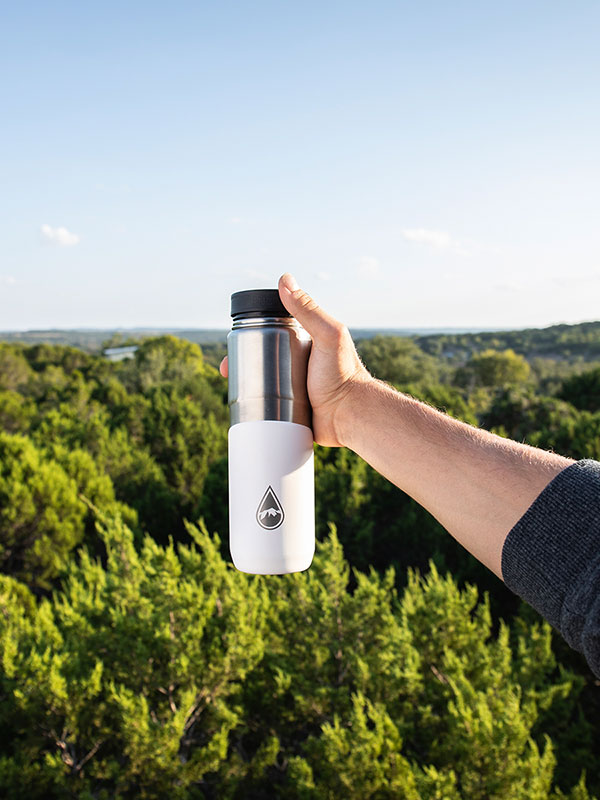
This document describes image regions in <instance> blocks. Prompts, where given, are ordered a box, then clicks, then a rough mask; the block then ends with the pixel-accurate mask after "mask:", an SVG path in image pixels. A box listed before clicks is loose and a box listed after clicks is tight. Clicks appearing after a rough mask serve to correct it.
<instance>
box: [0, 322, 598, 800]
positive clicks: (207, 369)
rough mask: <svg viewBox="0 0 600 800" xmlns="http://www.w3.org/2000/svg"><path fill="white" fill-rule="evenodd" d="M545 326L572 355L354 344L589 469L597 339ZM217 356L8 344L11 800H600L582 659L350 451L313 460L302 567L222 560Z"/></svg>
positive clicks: (382, 365) (451, 404) (4, 655)
mask: <svg viewBox="0 0 600 800" xmlns="http://www.w3.org/2000/svg"><path fill="white" fill-rule="evenodd" d="M559 333H560V337H561V338H560V339H557V341H556V342H555V347H556V348H559V349H560V348H562V350H561V351H560V354H561V360H560V362H553V361H552V359H551V354H552V353H553V352H554V351H552V347H551V342H549V341H548V340H547V335H546V334H545V333H544V335H543V337H542V338H541V339H540V340H539V341H537V340H536V338H535V336H534V335H533V334H531V335H528V338H526V339H525V340H524V342H521V343H520V342H519V339H518V338H515V336H512V338H511V336H510V335H509V334H506V335H504V338H501V339H498V340H497V341H490V340H489V339H488V338H485V336H486V335H481V336H483V337H484V338H483V339H481V340H478V341H474V340H473V341H471V342H469V340H468V338H464V337H462V338H461V339H460V341H457V342H454V341H451V340H450V339H449V340H448V341H445V340H444V341H443V342H442V346H441V347H438V345H436V343H435V342H436V341H437V342H438V344H439V341H440V338H441V337H432V338H431V340H423V341H421V340H410V339H398V338H393V337H378V338H374V339H371V340H368V341H364V342H361V343H360V351H361V354H362V356H363V358H364V359H365V362H366V363H367V365H368V366H369V367H370V368H371V369H372V370H373V371H374V372H375V374H376V375H377V376H378V377H381V378H383V379H385V380H388V381H390V382H392V383H394V384H395V385H397V386H398V387H399V388H401V389H402V390H404V391H407V392H409V393H411V394H413V395H414V396H417V397H420V398H422V399H424V400H426V401H427V402H429V403H431V404H433V405H435V406H436V407H439V408H443V409H444V410H446V411H447V412H448V413H450V414H452V415H454V416H456V417H458V418H461V419H463V420H465V421H468V422H470V423H472V424H482V425H484V426H486V427H489V428H490V429H493V430H495V431H496V432H498V433H500V434H501V435H508V436H511V437H515V438H517V439H519V440H525V441H529V442H531V443H532V444H536V445H539V446H542V447H545V448H555V449H556V450H558V451H560V452H563V453H565V454H567V455H572V456H574V457H577V458H583V457H591V458H600V400H599V392H598V369H597V368H596V365H595V363H594V362H595V360H596V358H597V356H596V354H595V352H594V347H595V346H596V345H595V341H594V340H593V339H590V348H591V350H588V351H583V350H582V349H581V348H580V347H579V344H578V342H579V340H577V339H576V337H575V338H574V336H573V335H571V336H570V335H569V331H568V330H565V331H563V330H562V329H561V330H560V331H559ZM588 333H589V332H588ZM590 335H591V334H590ZM536 342H537V343H536ZM574 342H575V344H577V347H576V346H575V344H574ZM458 344H460V346H461V347H462V348H463V351H462V356H461V357H458V356H457V350H456V348H457V347H458ZM567 345H568V346H569V347H571V348H572V349H573V353H572V355H571V356H566V355H565V352H566V349H565V348H567ZM450 346H452V347H454V348H455V350H453V351H452V352H451V353H450V352H445V351H446V350H449V348H450ZM219 347H220V346H219V345H218V344H216V345H214V346H213V347H212V349H210V348H207V354H203V352H202V350H201V349H200V347H199V346H198V345H197V344H194V343H191V342H189V341H184V340H182V339H176V338H174V337H172V336H161V337H157V338H153V339H148V340H145V341H144V342H142V343H140V346H139V348H138V350H137V352H136V353H135V357H134V358H133V359H131V360H128V361H123V362H118V363H110V362H108V361H107V360H105V359H104V358H102V357H101V356H97V355H92V354H89V353H85V352H83V351H81V350H77V349H75V348H72V347H68V346H56V345H47V344H38V345H33V346H28V345H16V344H0V572H1V573H2V574H0V612H1V613H0V692H1V694H2V702H1V703H0V718H1V721H2V726H1V733H0V740H1V747H0V796H5V797H7V798H32V799H33V800H35V799H36V798H49V800H52V798H63V797H80V798H129V797H131V798H133V797H145V798H172V797H186V798H187V797H189V798H207V799H208V798H227V797H229V798H263V797H270V798H271V797H281V798H284V797H285V798H288V797H289V798H304V799H305V800H320V798H336V800H337V798H342V797H343V798H404V797H406V798H415V799H416V798H423V800H428V798H440V800H441V798H448V800H454V799H455V798H456V800H458V798H469V800H471V799H472V798H475V800H477V798H481V800H484V798H485V799H486V800H487V798H511V799H512V798H515V799H516V798H523V800H525V799H526V798H527V800H529V798H533V799H534V800H535V798H540V800H542V799H543V800H546V798H549V799H550V798H551V799H552V800H558V798H564V797H570V798H572V800H586V798H589V797H592V795H593V794H595V795H599V794H600V767H599V765H598V764H597V762H596V759H595V753H597V752H598V750H599V748H600V723H599V722H598V719H599V712H600V702H599V698H598V686H597V682H596V681H595V679H594V677H593V676H592V675H591V674H590V672H589V670H588V669H587V667H586V665H585V663H584V662H583V660H582V659H581V658H580V657H579V656H577V655H576V654H574V653H572V652H571V651H569V650H568V648H567V647H566V645H565V644H564V643H563V642H562V641H561V640H560V639H559V638H558V637H557V636H556V635H555V634H553V633H552V632H551V630H550V629H549V627H548V626H547V624H545V623H543V622H541V620H540V619H539V618H538V617H537V615H536V614H535V613H534V612H533V611H532V610H531V609H528V608H526V607H525V606H523V605H522V604H520V602H519V601H518V599H516V598H514V597H513V596H512V595H510V594H509V593H508V592H507V591H506V590H505V588H504V587H503V586H502V585H501V583H500V582H499V581H498V580H497V579H496V578H495V577H494V576H492V575H491V574H489V573H488V572H486V571H485V570H484V568H483V567H481V566H480V565H478V564H477V563H476V562H475V561H474V560H473V559H472V558H471V557H470V556H468V554H466V553H465V552H464V551H463V550H462V549H461V548H460V547H459V546H458V545H457V544H456V543H455V542H454V540H452V539H451V537H449V536H448V535H447V534H445V533H444V532H443V531H442V529H441V528H440V526H439V525H438V524H437V522H436V521H435V520H433V519H432V518H431V517H430V516H429V515H428V514H427V513H426V512H425V511H423V509H421V508H420V507H418V506H417V505H416V504H415V503H414V502H413V501H412V500H410V498H408V497H407V496H406V495H404V494H403V493H402V492H400V491H398V490H397V489H396V488H394V487H393V486H392V485H391V484H389V483H388V482H386V481H385V480H384V479H383V478H382V477H381V476H379V475H378V474H377V473H375V472H374V471H373V470H371V469H370V468H369V467H368V466H367V465H366V464H365V463H364V462H362V461H361V460H360V459H359V458H358V457H356V456H355V455H354V454H353V453H351V452H349V451H347V450H343V449H340V450H337V449H328V448H317V450H316V465H317V494H316V499H317V522H318V537H319V539H320V541H321V544H320V546H319V551H318V555H317V557H316V559H315V562H314V564H313V566H312V567H311V569H310V570H309V571H308V572H307V573H303V574H300V575H293V576H285V577H281V578H277V577H271V578H252V577H249V576H246V575H243V574H241V573H238V572H236V571H235V570H234V569H233V568H232V567H231V565H230V564H229V563H228V560H229V557H228V552H227V543H226V532H227V460H226V442H227V406H226V385H225V381H223V379H222V378H221V377H220V376H219V374H218V372H217V370H216V368H215V364H216V360H217V358H218V356H219V355H220V350H219ZM208 354H209V357H210V360H211V361H212V362H213V363H208V361H207V358H205V355H208ZM548 354H550V355H548ZM541 355H543V357H544V359H545V360H544V363H543V365H542V366H541V365H540V360H539V359H540V356H541ZM187 520H190V521H191V522H192V523H196V524H191V523H190V522H187ZM199 520H200V521H199ZM215 532H217V533H218V534H220V536H218V535H216V533H215Z"/></svg>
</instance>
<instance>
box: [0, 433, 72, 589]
mask: <svg viewBox="0 0 600 800" xmlns="http://www.w3.org/2000/svg"><path fill="white" fill-rule="evenodd" d="M84 516H85V506H84V504H83V503H82V502H81V500H80V499H79V498H78V496H77V484H76V481H75V480H74V479H73V478H70V477H69V476H68V475H67V473H66V472H65V471H64V470H63V469H62V467H61V466H60V465H59V464H58V463H56V462H55V461H52V460H45V459H44V458H43V457H42V454H41V453H40V451H39V450H38V449H37V448H36V447H35V446H34V445H33V444H32V443H31V442H30V441H29V440H28V439H27V438H26V437H24V436H20V435H18V434H15V435H11V434H8V433H2V432H0V565H1V568H2V570H3V571H4V572H9V573H10V574H12V575H15V576H17V577H19V578H21V579H22V580H24V581H25V582H27V583H29V584H31V585H38V586H42V587H45V586H48V585H49V580H51V579H52V578H54V577H56V575H58V574H59V572H60V571H61V569H62V568H63V567H64V566H65V563H66V558H67V555H68V553H69V551H70V550H71V549H72V548H73V547H74V546H75V545H76V544H78V543H79V542H80V541H81V539H82V538H83V519H84Z"/></svg>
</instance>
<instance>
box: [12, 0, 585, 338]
mask: <svg viewBox="0 0 600 800" xmlns="http://www.w3.org/2000/svg"><path fill="white" fill-rule="evenodd" d="M599 40H600V3H598V2H595V0H594V1H593V2H578V0H571V2H569V3H565V2H552V0H545V2H527V0H525V2H523V1H521V2H512V1H511V2H504V3H496V2H494V3H492V2H485V1H484V2H481V0H480V2H471V1H470V0H469V1H466V0H465V1H464V2H460V1H459V2H454V3H448V2H421V3H415V2H410V3H409V2H377V0H374V1H373V0H372V1H371V2H369V3H366V2H361V3H358V2H353V0H346V2H327V0H321V2H312V0H309V1H308V2H304V3H286V2H261V0H257V2H254V3H249V2H244V1H242V2H227V0H225V2H218V3H216V2H211V3H208V2H178V1H177V0H175V1H174V2H170V3H154V2H145V3H138V2H125V3H123V2H120V3H116V2H112V0H106V2H103V3H94V2H91V3H81V2H79V3H75V2H53V0H47V1H46V2H43V3H41V2H30V3H21V4H12V5H11V6H9V5H8V4H4V7H3V10H2V19H1V20H0V76H1V77H0V84H1V96H0V100H1V102H2V106H1V108H2V124H1V125H0V144H1V145H2V147H1V165H0V189H1V191H0V329H4V330H7V329H26V328H41V327H51V326H52V327H67V328H68V327H77V326H87V327H111V326H126V327H130V326H141V325H150V326H177V327H188V326H192V327H226V326H228V324H229V317H228V310H229V295H230V294H231V293H232V292H233V291H237V290H239V289H244V288H253V287H257V286H274V285H275V282H276V280H277V277H278V276H279V274H280V273H281V272H283V271H285V270H291V271H293V272H294V273H295V274H296V276H297V278H298V279H299V281H300V283H301V284H302V285H304V286H305V287H306V288H307V289H308V290H309V291H310V292H311V293H312V294H313V295H314V296H315V297H316V298H317V300H318V301H319V302H321V303H322V305H324V306H325V307H326V308H328V310H330V311H331V312H332V313H333V314H335V315H336V316H338V317H339V318H340V319H342V320H344V321H345V322H347V323H348V324H349V325H351V326H355V327H357V326H382V327H415V326H423V327H444V326H458V327H477V326H481V327H486V328H489V327H495V326H497V327H511V326H514V327H525V326H534V325H535V326H538V325H546V324H550V323H554V322H564V321H566V322H576V321H580V320H589V319H598V318H600V302H599V301H600V224H599V218H600V152H599V151H600V88H599V87H600V48H599V47H598V41H599Z"/></svg>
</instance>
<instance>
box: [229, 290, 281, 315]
mask: <svg viewBox="0 0 600 800" xmlns="http://www.w3.org/2000/svg"><path fill="white" fill-rule="evenodd" d="M231 316H232V317H233V318H234V319H237V318H238V317H291V316H292V315H291V314H290V312H289V311H287V310H286V308H285V306H284V305H283V303H282V302H281V300H280V299H279V292H278V291H277V289H248V290H246V291H244V292H235V293H234V294H232V295H231Z"/></svg>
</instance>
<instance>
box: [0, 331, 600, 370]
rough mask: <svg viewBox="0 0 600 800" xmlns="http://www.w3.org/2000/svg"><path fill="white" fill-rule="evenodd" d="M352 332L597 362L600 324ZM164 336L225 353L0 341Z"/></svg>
mask: <svg viewBox="0 0 600 800" xmlns="http://www.w3.org/2000/svg"><path fill="white" fill-rule="evenodd" d="M350 332H351V334H352V337H353V339H354V340H355V341H360V340H364V339H372V338H374V337H375V336H398V337H403V338H406V337H410V338H413V339H414V341H415V342H416V343H417V344H418V345H419V347H420V348H421V349H422V350H424V351H425V352H426V353H429V354H431V355H435V356H439V357H442V358H444V359H446V360H449V361H453V362H457V363H458V362H462V361H464V360H465V359H467V358H468V357H469V356H470V355H471V354H472V353H474V352H478V351H480V350H485V349H487V348H493V349H495V350H505V349H507V348H511V349H512V350H514V351H515V352H516V353H521V354H522V355H525V356H527V358H528V359H532V358H537V357H539V358H549V359H553V360H559V361H563V360H564V361H574V360H583V361H597V360H600V321H597V322H582V323H579V324H576V325H551V326H549V327H547V328H525V329H522V330H500V331H498V330H496V331H493V330H483V331H482V330H480V329H479V330H473V329H471V330H469V329H467V328H462V329H461V328H445V329H439V328H438V329H436V328H421V329H418V328H352V329H351V331H350ZM166 333H170V334H173V335H174V336H178V337H179V338H181V339H187V340H189V341H191V342H196V343H197V344H199V345H200V346H202V347H205V348H206V349H207V351H209V352H211V354H212V352H213V351H214V357H215V358H216V357H217V355H220V354H221V353H224V348H225V341H226V338H227V330H223V329H221V330H219V329H207V328H197V329H177V328H131V329H77V330H59V329H56V330H32V331H4V332H2V331H0V341H5V342H15V343H16V342H20V343H23V344H38V343H47V344H62V345H70V346H72V347H78V348H80V349H82V350H85V351H87V352H91V353H93V352H99V351H100V350H102V348H103V347H107V346H113V347H114V346H120V345H127V344H132V343H135V342H139V341H140V340H142V339H146V338H148V337H152V336H162V335H164V334H166Z"/></svg>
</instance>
